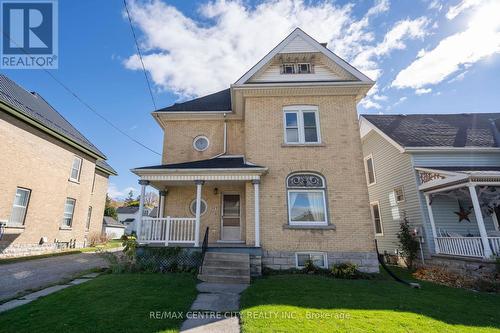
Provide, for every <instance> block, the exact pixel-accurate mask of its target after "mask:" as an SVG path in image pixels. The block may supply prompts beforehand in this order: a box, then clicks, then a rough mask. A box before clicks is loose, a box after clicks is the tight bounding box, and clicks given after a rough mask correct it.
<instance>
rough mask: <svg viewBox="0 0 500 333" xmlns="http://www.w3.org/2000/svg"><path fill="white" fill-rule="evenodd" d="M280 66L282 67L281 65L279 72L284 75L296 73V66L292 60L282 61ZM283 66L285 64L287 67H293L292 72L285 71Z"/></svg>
mask: <svg viewBox="0 0 500 333" xmlns="http://www.w3.org/2000/svg"><path fill="white" fill-rule="evenodd" d="M281 66H282V67H281V68H282V69H281V72H282V73H281V74H284V75H293V74H297V68H296V66H295V64H294V63H293V62H285V63H283V64H282V65H281ZM285 66H287V67H288V66H290V67H292V68H293V73H287V72H285Z"/></svg>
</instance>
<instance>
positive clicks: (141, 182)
mask: <svg viewBox="0 0 500 333" xmlns="http://www.w3.org/2000/svg"><path fill="white" fill-rule="evenodd" d="M139 185H141V196H140V198H139V221H137V228H136V233H137V240H139V237H140V235H141V225H142V215H143V214H144V197H145V195H146V186H148V185H149V180H144V179H139Z"/></svg>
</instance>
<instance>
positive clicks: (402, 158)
mask: <svg viewBox="0 0 500 333" xmlns="http://www.w3.org/2000/svg"><path fill="white" fill-rule="evenodd" d="M499 125H500V114H499V113H483V114H440V115H431V114H426V115H424V114H422V115H362V116H361V118H360V133H361V138H362V144H363V156H364V161H365V171H366V177H367V183H368V191H369V197H370V203H371V205H370V206H371V211H372V219H373V223H374V229H375V233H376V239H377V241H378V245H379V251H380V252H381V253H386V254H390V255H396V254H397V253H398V249H399V242H398V239H397V232H398V231H399V226H400V222H401V221H402V220H403V218H404V216H406V217H407V218H408V220H409V221H410V223H411V226H412V228H414V230H415V231H417V232H418V234H419V236H421V237H422V238H421V239H422V241H423V246H422V249H423V251H424V257H425V258H426V259H427V260H428V261H429V259H432V260H433V261H436V260H435V259H436V258H439V262H440V263H441V262H442V259H443V258H446V259H450V260H452V258H457V259H458V258H460V259H463V258H468V259H467V260H473V261H476V262H480V261H481V262H485V261H486V262H487V261H489V260H490V259H491V258H492V257H494V256H499V255H500V232H499V225H498V220H499V217H500V209H499V205H500V148H499V143H500V140H499V139H500V134H499V133H500V131H499V127H500V126H499ZM448 261H449V260H448Z"/></svg>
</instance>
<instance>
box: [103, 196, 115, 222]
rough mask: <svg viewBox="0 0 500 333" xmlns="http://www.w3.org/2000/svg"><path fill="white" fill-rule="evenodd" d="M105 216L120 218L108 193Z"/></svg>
mask: <svg viewBox="0 0 500 333" xmlns="http://www.w3.org/2000/svg"><path fill="white" fill-rule="evenodd" d="M104 216H111V217H112V218H114V219H115V220H118V214H117V213H116V208H115V207H113V200H112V199H111V198H110V197H109V195H108V194H107V193H106V203H105V204H104Z"/></svg>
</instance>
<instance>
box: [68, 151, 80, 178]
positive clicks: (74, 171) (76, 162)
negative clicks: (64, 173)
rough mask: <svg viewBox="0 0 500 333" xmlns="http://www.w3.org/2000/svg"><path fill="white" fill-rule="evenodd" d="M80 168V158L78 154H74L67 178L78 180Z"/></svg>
mask: <svg viewBox="0 0 500 333" xmlns="http://www.w3.org/2000/svg"><path fill="white" fill-rule="evenodd" d="M81 168H82V159H81V158H80V157H78V156H75V158H74V159H73V164H72V165H71V173H70V175H69V179H70V180H73V181H75V182H78V181H80V170H81Z"/></svg>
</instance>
